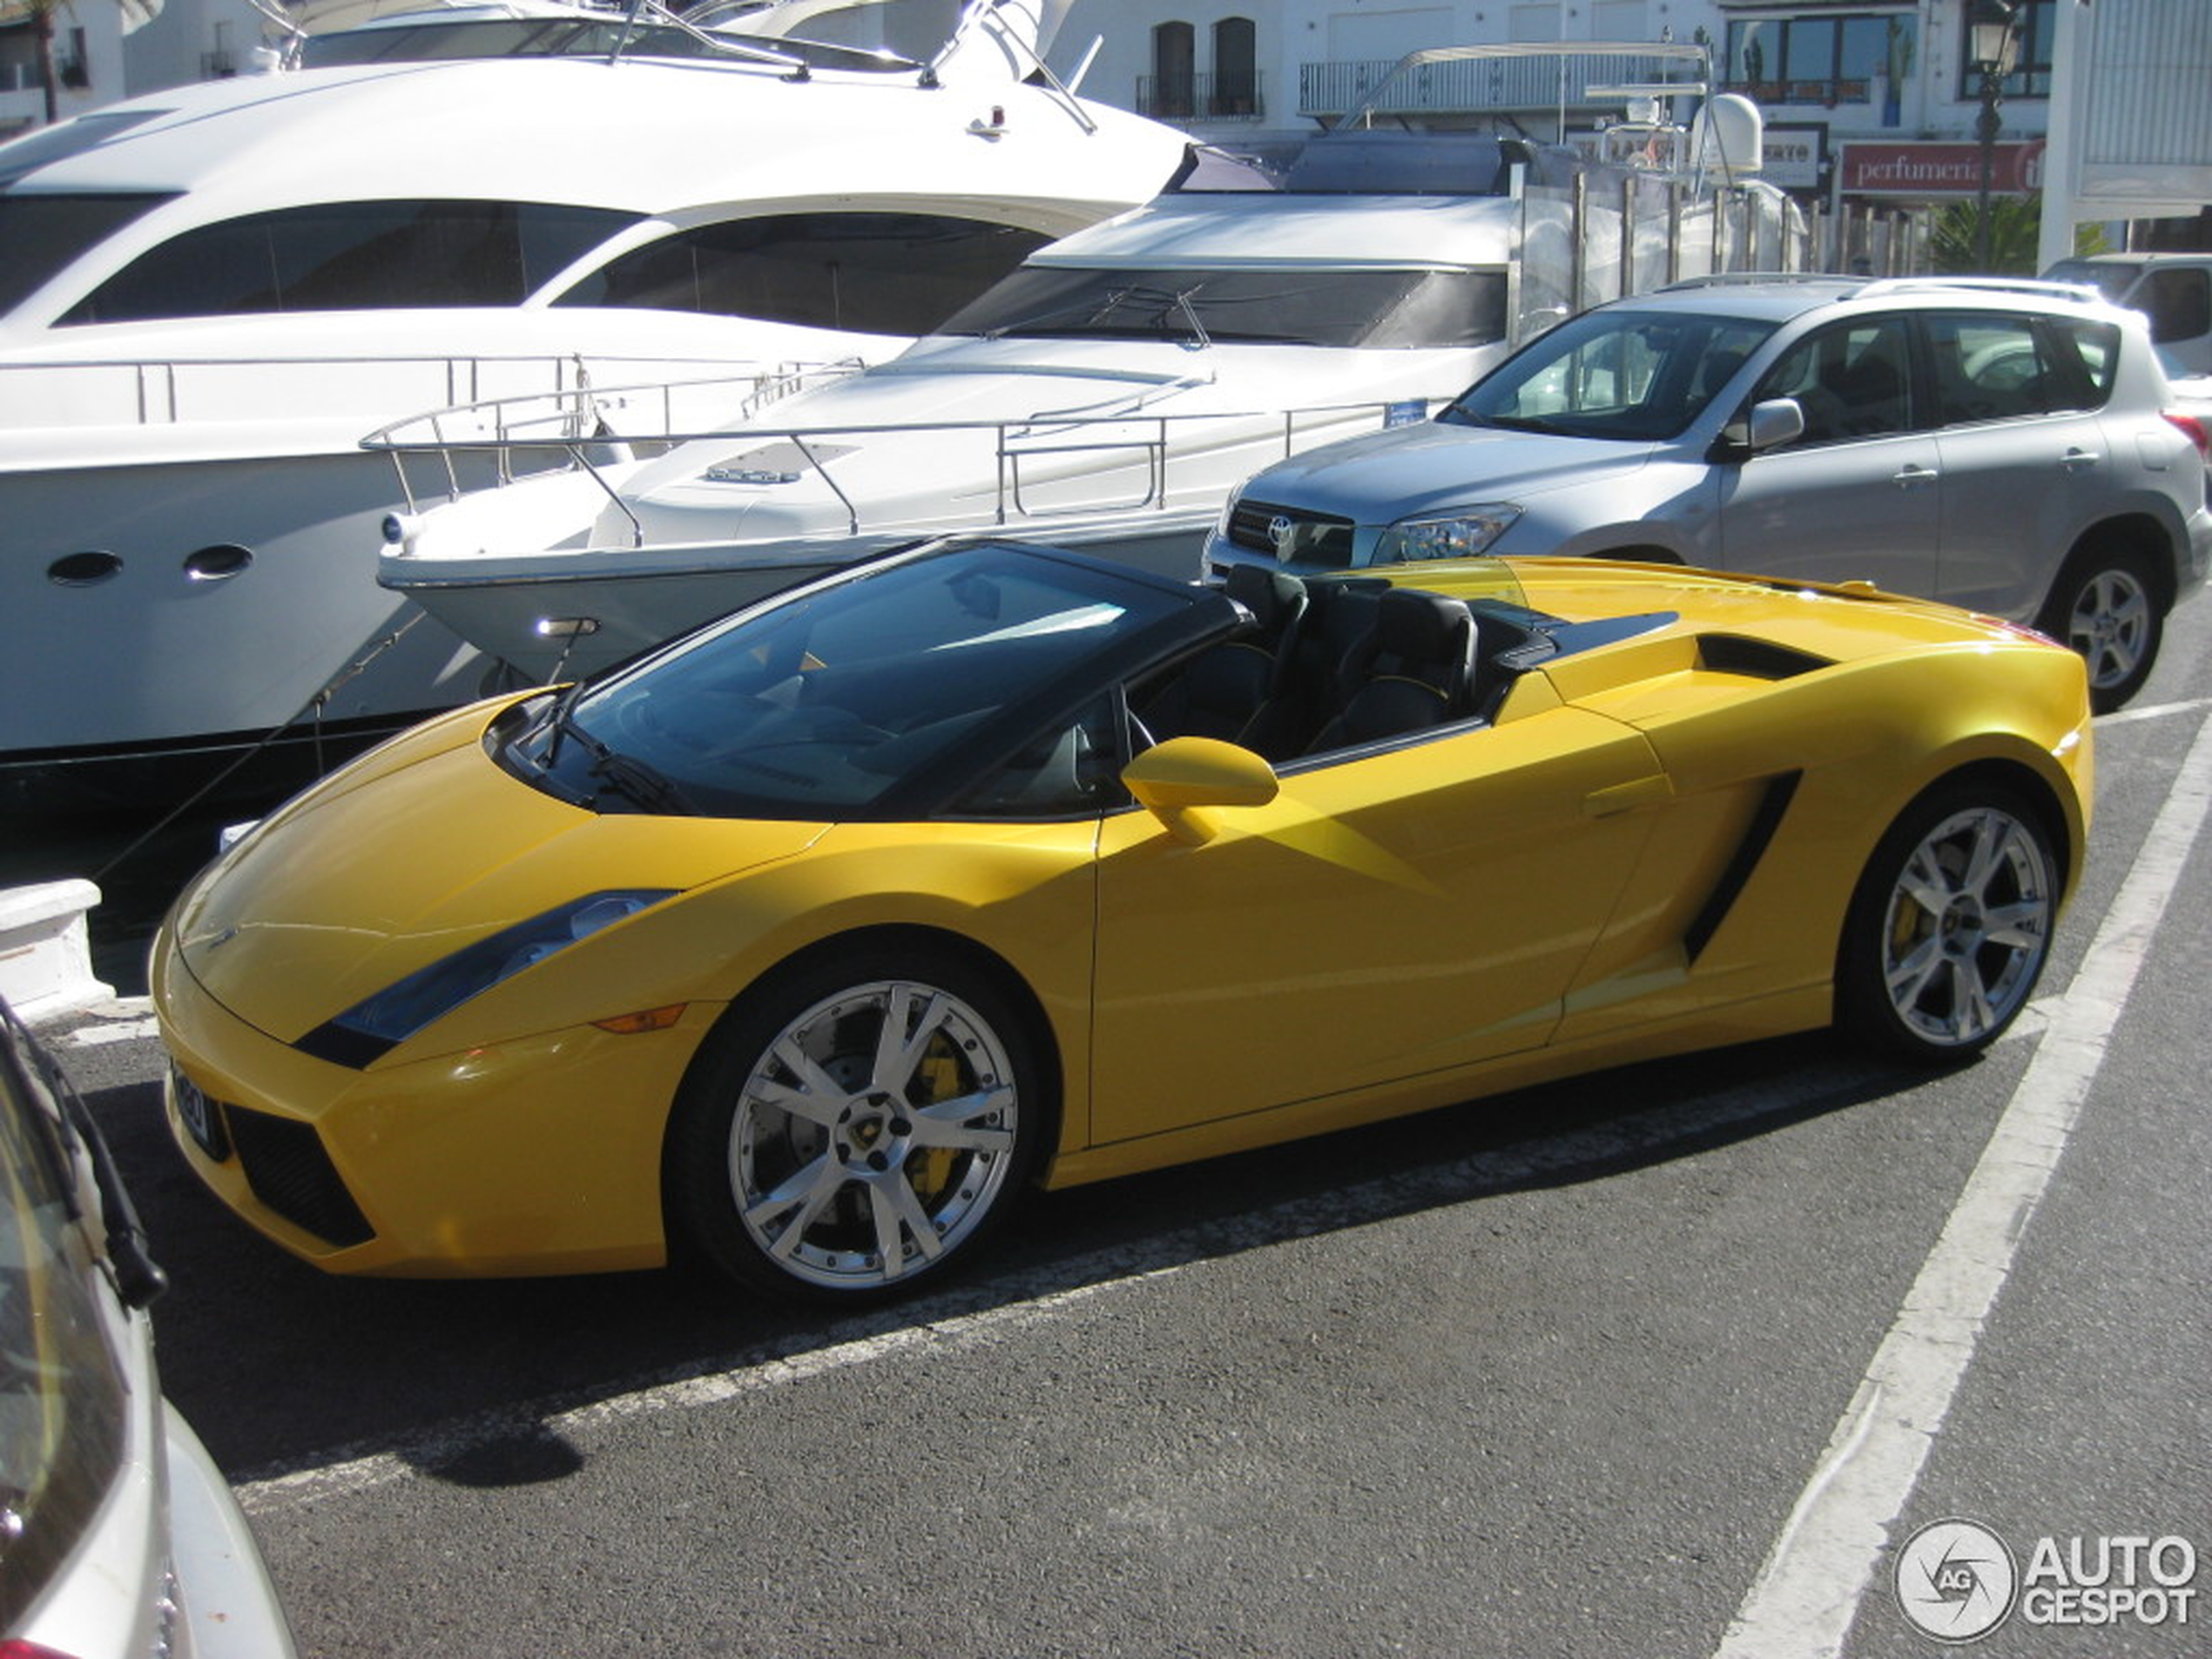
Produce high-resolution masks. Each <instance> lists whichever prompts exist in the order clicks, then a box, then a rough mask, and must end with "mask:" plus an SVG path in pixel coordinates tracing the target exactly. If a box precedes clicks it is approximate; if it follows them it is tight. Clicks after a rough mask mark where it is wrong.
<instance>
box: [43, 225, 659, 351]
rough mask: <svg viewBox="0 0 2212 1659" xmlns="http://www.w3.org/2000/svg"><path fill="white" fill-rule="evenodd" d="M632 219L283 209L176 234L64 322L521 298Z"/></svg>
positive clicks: (497, 303)
mask: <svg viewBox="0 0 2212 1659" xmlns="http://www.w3.org/2000/svg"><path fill="white" fill-rule="evenodd" d="M634 217H635V216H634V215H631V214H627V213H618V212H610V211H608V210H606V209H603V208H594V207H572V206H550V205H540V204H536V203H527V202H484V201H375V202H330V203H318V204H316V205H314V206H307V207H288V208H281V209H279V210H277V211H275V212H266V213H253V214H249V215H247V216H246V217H245V218H242V219H228V220H226V221H225V222H223V223H221V224H219V225H206V226H200V227H199V228H198V229H196V230H191V231H186V232H185V233H183V234H182V235H180V236H176V237H172V238H171V239H169V240H168V241H166V242H164V243H163V244H162V245H161V246H159V247H157V248H155V249H153V250H152V252H151V253H146V254H145V255H144V256H142V257H141V258H139V259H138V260H133V261H132V263H131V265H130V266H127V267H126V268H125V269H124V270H123V271H121V272H119V273H117V274H116V275H115V276H113V277H111V278H110V279H109V280H107V281H105V282H104V283H102V284H101V285H100V287H98V288H97V289H96V290H94V291H93V293H91V294H90V295H89V296H87V297H86V298H85V299H84V300H82V301H80V302H79V303H78V305H77V306H75V307H72V308H71V311H70V312H69V313H68V314H66V315H65V316H64V317H63V319H62V320H63V321H64V322H65V323H99V322H132V321H139V320H146V319H152V318H160V317H214V316H232V315H239V314H252V313H259V312H283V311H361V310H383V309H390V308H394V307H415V306H428V307H448V306H509V305H515V304H518V303H519V302H520V301H521V300H523V298H524V296H526V295H527V294H528V293H529V291H530V289H531V287H533V286H535V285H536V283H539V282H543V281H544V280H546V279H547V278H549V277H550V276H551V275H553V274H554V273H556V272H557V271H558V270H560V269H561V268H562V267H563V266H566V265H568V264H570V263H571V262H572V261H574V260H576V259H577V258H579V257H580V256H581V255H582V254H583V253H585V252H586V251H587V250H589V249H590V248H591V247H594V246H597V244H599V243H600V242H603V241H604V240H605V239H607V238H608V237H609V236H610V235H612V234H613V233H615V232H616V231H617V230H619V229H620V228H621V227H623V226H625V225H628V224H630V223H632V222H633V220H634Z"/></svg>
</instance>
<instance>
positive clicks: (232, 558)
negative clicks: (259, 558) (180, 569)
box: [185, 542, 253, 582]
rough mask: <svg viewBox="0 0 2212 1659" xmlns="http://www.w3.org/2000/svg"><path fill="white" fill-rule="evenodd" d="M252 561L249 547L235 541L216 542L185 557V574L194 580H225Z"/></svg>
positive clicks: (251, 551)
mask: <svg viewBox="0 0 2212 1659" xmlns="http://www.w3.org/2000/svg"><path fill="white" fill-rule="evenodd" d="M251 563H253V550H252V549H251V548H244V547H240V546H239V544H238V543H235V542H218V543H215V545H214V546H212V547H203V548H201V549H200V550H199V552H197V553H192V554H187V555H186V556H185V575H186V576H188V577H191V578H192V580H193V581H195V582H227V581H229V580H230V579H231V578H232V577H234V576H236V575H238V574H239V572H240V571H241V570H245V569H246V566H247V565H249V564H251Z"/></svg>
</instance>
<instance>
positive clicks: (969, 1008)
mask: <svg viewBox="0 0 2212 1659" xmlns="http://www.w3.org/2000/svg"><path fill="white" fill-rule="evenodd" d="M1043 1117H1044V1110H1043V1106H1042V1097H1041V1094H1040V1088H1039V1079H1038V1073H1037V1066H1036V1061H1035V1054H1034V1045H1033V1044H1032V1042H1031V1041H1030V1038H1029V1034H1028V1027H1027V1022H1025V1021H1024V1020H1023V1018H1022V1015H1021V1013H1020V1012H1019V1011H1018V1010H1017V1009H1016V1008H1015V1007H1013V1006H1012V1005H1011V1004H1010V1003H1009V1001H1008V999H1007V998H1006V997H1005V996H1004V995H1002V994H1001V991H1000V990H999V988H998V987H997V986H996V985H995V984H994V983H993V982H992V981H990V980H989V979H988V977H987V976H985V975H983V974H979V973H977V972H975V971H974V970H973V969H972V968H969V967H968V965H967V964H966V963H963V962H961V961H958V960H956V959H955V958H954V957H953V956H951V955H949V954H948V955H940V954H937V953H934V952H922V953H917V952H911V951H902V950H898V949H883V950H876V949H862V950H860V951H857V952H855V953H853V954H849V955H840V956H833V957H828V958H824V959H818V960H816V961H814V962H813V963H811V964H809V965H806V966H804V967H801V968H799V969H798V970H796V971H794V972H791V973H788V974H785V975H784V976H782V977H780V978H779V979H778V980H776V981H773V982H772V983H770V984H768V985H766V986H765V987H764V988H762V989H761V990H760V991H759V992H758V993H756V994H755V995H753V996H752V997H750V998H748V999H747V1000H746V1001H745V1002H743V1003H741V1004H739V1005H738V1007H737V1008H734V1009H733V1010H732V1015H731V1016H730V1017H729V1018H728V1019H727V1020H726V1021H725V1023H724V1024H723V1026H722V1027H721V1028H718V1030H717V1031H716V1033H715V1034H714V1035H713V1036H711V1038H710V1039H709V1040H708V1047H707V1049H705V1050H704V1051H703V1052H702V1054H701V1056H700V1059H699V1062H698V1063H697V1064H696V1065H695V1066H694V1067H693V1069H692V1073H691V1076H690V1077H689V1078H688V1079H687V1080H686V1082H685V1086H684V1090H683V1093H682V1095H681V1096H680V1097H679V1098H678V1103H677V1109H676V1116H675V1121H674V1122H673V1123H672V1124H671V1131H670V1143H669V1198H670V1209H671V1219H672V1220H673V1221H674V1222H675V1223H676V1224H678V1225H679V1226H680V1227H681V1228H682V1229H683V1230H684V1231H685V1234H687V1235H688V1237H689V1238H691V1241H692V1242H693V1243H695V1244H697V1245H698V1247H699V1248H700V1249H701V1250H702V1251H704V1252H705V1254H706V1256H707V1257H708V1258H710V1259H711V1261H713V1262H714V1263H715V1264H717V1265H718V1266H720V1267H721V1268H723V1269H724V1270H725V1271H728V1272H730V1273H732V1274H733V1275H735V1276H736V1277H738V1278H741V1279H744V1280H745V1281H746V1282H747V1283H749V1284H752V1285H756V1286H759V1287H761V1288H764V1289H767V1290H771V1291H778V1292H783V1293H797V1294H800V1295H804V1296H809V1297H812V1298H816V1299H836V1300H840V1301H852V1300H860V1299H865V1298H871V1297H875V1296H880V1295H883V1294H886V1293H888V1292H892V1291H900V1290H903V1289H905V1288H907V1287H908V1286H910V1285H914V1284H916V1283H918V1282H920V1281H921V1280H923V1279H925V1278H934V1277H936V1276H937V1275H938V1274H940V1273H941V1271H943V1270H944V1269H946V1268H947V1267H948V1265H950V1264H952V1263H954V1262H955V1261H957V1260H961V1259H964V1258H967V1257H968V1256H969V1255H971V1254H973V1253H974V1250H975V1247H976V1245H977V1244H979V1243H980V1242H981V1240H982V1238H984V1237H985V1236H986V1235H987V1234H988V1232H989V1231H990V1230H991V1229H992V1228H993V1227H994V1226H995V1224H996V1223H997V1222H998V1221H999V1220H1000V1218H1001V1216H1002V1214H1003V1212H1004V1211H1005V1210H1006V1209H1007V1207H1008V1204H1010V1203H1011V1202H1012V1200H1013V1198H1014V1197H1015V1194H1016V1193H1017V1192H1018V1191H1019V1190H1021V1188H1022V1185H1023V1184H1025V1183H1026V1182H1027V1180H1028V1175H1029V1172H1030V1169H1031V1166H1032V1165H1033V1164H1034V1163H1035V1159H1036V1157H1037V1151H1038V1146H1039V1143H1040V1140H1041V1136H1042V1132H1043V1123H1042V1119H1043Z"/></svg>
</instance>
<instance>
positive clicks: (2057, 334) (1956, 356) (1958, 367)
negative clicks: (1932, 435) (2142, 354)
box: [1927, 312, 2119, 426]
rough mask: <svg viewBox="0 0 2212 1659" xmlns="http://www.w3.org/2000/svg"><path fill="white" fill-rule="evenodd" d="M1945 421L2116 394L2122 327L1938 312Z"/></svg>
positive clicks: (2095, 404) (1960, 422)
mask: <svg viewBox="0 0 2212 1659" xmlns="http://www.w3.org/2000/svg"><path fill="white" fill-rule="evenodd" d="M1927 327H1928V339H1929V343H1930V345H1931V347H1932V350H1933V352H1934V356H1935V366H1936V395H1937V405H1938V410H1939V417H1940V420H1941V421H1942V424H1944V425H1945V426H1965V425H1969V424H1971V423H1973V422H1976V421H2002V420H2007V419H2013V418H2017V417H2018V416H2020V415H2047V414H2051V413H2053V412H2054V411H2057V410H2060V409H2094V408H2100V407H2101V406H2102V405H2103V403H2104V401H2105V400H2106V399H2107V397H2109V396H2110V395H2111V393H2112V384H2113V377H2114V373H2115V372H2116V369H2117V368H2118V363H2119V353H2118V350H2117V349H2116V347H2117V345H2118V330H2117V329H2116V328H2115V327H2113V326H2112V325H2110V324H2107V323H2093V322H2072V321H2067V320H2063V319H2056V320H2053V326H2052V327H2048V328H2044V327H2038V326H2037V322H2036V320H2035V319H2033V318H2031V317H2008V316H1991V315H1986V314H1946V313H1940V312H1939V313H1935V314H1931V315H1930V316H1929V317H1928V319H1927Z"/></svg>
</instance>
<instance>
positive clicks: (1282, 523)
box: [1267, 513, 1298, 558]
mask: <svg viewBox="0 0 2212 1659" xmlns="http://www.w3.org/2000/svg"><path fill="white" fill-rule="evenodd" d="M1267 540H1268V544H1269V545H1270V546H1271V547H1272V548H1273V549H1274V550H1275V556H1276V557H1277V558H1288V557H1289V556H1291V552H1292V550H1295V549H1296V548H1297V546H1298V526H1297V525H1296V524H1294V523H1291V518H1290V515H1289V514H1287V513H1278V514H1276V515H1275V516H1274V517H1272V518H1271V519H1269V520H1268V521H1267Z"/></svg>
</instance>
